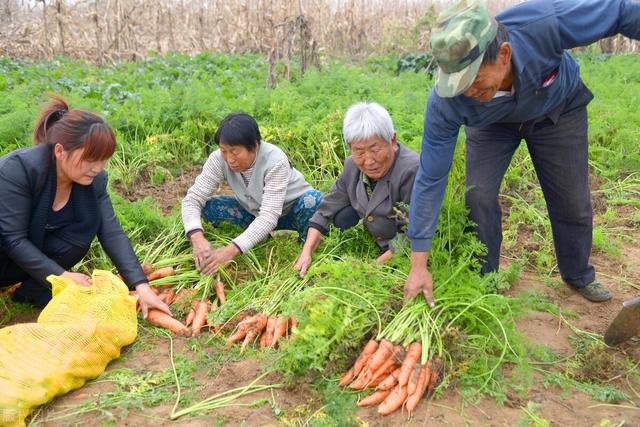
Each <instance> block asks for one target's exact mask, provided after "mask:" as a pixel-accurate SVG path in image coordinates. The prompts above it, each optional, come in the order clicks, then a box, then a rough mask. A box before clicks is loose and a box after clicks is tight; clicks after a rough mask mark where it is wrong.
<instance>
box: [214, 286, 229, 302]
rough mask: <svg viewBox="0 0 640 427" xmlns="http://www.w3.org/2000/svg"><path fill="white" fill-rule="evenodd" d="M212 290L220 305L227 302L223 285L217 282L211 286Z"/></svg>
mask: <svg viewBox="0 0 640 427" xmlns="http://www.w3.org/2000/svg"><path fill="white" fill-rule="evenodd" d="M213 289H215V291H216V295H217V296H218V299H219V300H220V305H222V304H224V303H225V302H226V301H227V297H226V296H225V295H224V283H222V282H221V281H219V280H218V281H217V282H216V284H215V285H214V286H213Z"/></svg>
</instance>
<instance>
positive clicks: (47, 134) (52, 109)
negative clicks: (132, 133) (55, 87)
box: [33, 95, 116, 161]
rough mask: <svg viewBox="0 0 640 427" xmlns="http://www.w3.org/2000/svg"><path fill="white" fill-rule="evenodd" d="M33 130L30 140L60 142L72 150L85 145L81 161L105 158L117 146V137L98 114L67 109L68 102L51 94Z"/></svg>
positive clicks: (49, 143) (110, 154)
mask: <svg viewBox="0 0 640 427" xmlns="http://www.w3.org/2000/svg"><path fill="white" fill-rule="evenodd" d="M49 97H50V98H51V102H49V103H48V104H47V105H45V106H44V108H43V109H42V111H41V112H40V117H38V121H37V122H36V125H35V130H34V131H33V143H34V144H36V145H39V144H47V145H51V146H54V145H56V144H60V145H62V147H63V148H64V150H65V151H68V152H71V151H75V150H79V149H81V148H84V152H83V153H82V157H81V158H80V160H89V161H97V160H106V159H108V158H110V157H111V156H112V155H113V153H114V151H115V149H116V136H115V135H114V133H113V131H112V130H111V128H110V127H109V125H108V124H107V123H106V122H105V121H104V119H103V118H102V117H100V116H98V115H97V114H94V113H92V112H89V111H84V110H76V109H73V110H69V105H68V104H67V101H65V100H64V99H63V98H61V97H59V96H56V95H50V96H49Z"/></svg>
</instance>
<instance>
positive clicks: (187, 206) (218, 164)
mask: <svg viewBox="0 0 640 427" xmlns="http://www.w3.org/2000/svg"><path fill="white" fill-rule="evenodd" d="M222 162H223V160H222V156H221V155H220V151H219V150H216V151H214V152H213V153H211V155H210V156H209V158H208V159H207V161H206V162H205V164H204V166H203V167H202V172H201V173H200V175H198V177H197V178H196V181H195V183H194V184H193V185H192V186H191V188H189V190H188V191H187V195H186V196H185V197H184V199H182V224H183V225H184V231H185V233H189V232H190V231H192V230H196V229H202V221H201V220H200V217H201V216H202V209H203V208H204V205H205V204H206V203H207V201H208V200H209V198H210V197H211V195H212V194H213V193H214V192H215V191H216V190H217V189H218V188H219V187H220V184H222V182H224V172H223V170H222Z"/></svg>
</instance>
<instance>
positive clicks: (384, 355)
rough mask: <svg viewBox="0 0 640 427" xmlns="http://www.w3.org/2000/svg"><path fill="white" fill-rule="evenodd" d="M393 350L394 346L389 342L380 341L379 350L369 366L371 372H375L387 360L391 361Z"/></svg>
mask: <svg viewBox="0 0 640 427" xmlns="http://www.w3.org/2000/svg"><path fill="white" fill-rule="evenodd" d="M393 350H394V346H393V344H391V343H390V342H389V341H387V340H382V341H380V345H379V346H378V349H377V350H376V352H375V353H374V354H373V356H371V360H369V363H368V364H367V366H368V367H369V370H370V371H372V372H375V371H376V370H377V369H378V368H379V367H380V366H382V364H383V363H384V362H385V361H386V360H387V359H389V357H390V356H391V353H392V352H393Z"/></svg>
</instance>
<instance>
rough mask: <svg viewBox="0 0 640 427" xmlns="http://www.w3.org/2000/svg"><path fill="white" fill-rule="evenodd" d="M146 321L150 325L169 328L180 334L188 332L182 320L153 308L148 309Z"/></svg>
mask: <svg viewBox="0 0 640 427" xmlns="http://www.w3.org/2000/svg"><path fill="white" fill-rule="evenodd" d="M147 321H148V322H149V323H151V324H152V325H156V326H160V327H162V328H165V329H169V330H170V331H172V332H175V333H176V334H180V335H182V334H188V333H189V330H188V329H187V327H186V326H185V325H184V324H183V323H182V322H180V321H179V320H177V319H174V318H173V317H171V316H169V315H168V314H167V313H165V312H163V311H160V310H157V309H155V308H152V309H150V310H149V313H148V314H147Z"/></svg>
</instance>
